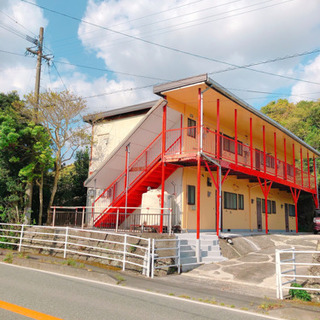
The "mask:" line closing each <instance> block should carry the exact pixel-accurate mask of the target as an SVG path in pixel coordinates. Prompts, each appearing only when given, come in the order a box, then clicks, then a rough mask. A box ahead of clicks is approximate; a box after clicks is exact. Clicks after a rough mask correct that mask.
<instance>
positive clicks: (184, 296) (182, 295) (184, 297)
mask: <svg viewBox="0 0 320 320" xmlns="http://www.w3.org/2000/svg"><path fill="white" fill-rule="evenodd" d="M179 298H183V299H191V297H189V296H187V295H185V294H181V295H180V296H179Z"/></svg>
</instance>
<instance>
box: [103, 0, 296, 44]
mask: <svg viewBox="0 0 320 320" xmlns="http://www.w3.org/2000/svg"><path fill="white" fill-rule="evenodd" d="M269 1H274V0H267V1H265V2H269ZM291 1H294V0H285V1H283V2H279V3H275V4H272V5H269V6H264V7H260V8H256V9H253V10H249V11H244V12H241V13H238V14H234V15H228V16H226V17H221V18H218V19H214V20H209V21H205V22H201V23H198V24H192V25H190V26H185V27H182V28H176V29H172V27H175V26H179V25H183V24H187V23H190V22H191V21H187V22H183V23H179V24H176V25H174V26H170V27H164V28H161V29H157V31H156V32H153V31H151V32H150V31H149V32H145V33H142V35H143V36H146V35H147V36H150V35H161V34H165V33H169V32H173V31H179V30H183V29H187V28H191V27H195V26H198V25H202V24H207V23H209V22H215V21H220V20H224V19H229V18H232V17H235V16H239V15H243V14H246V13H250V12H254V11H258V10H262V9H266V8H270V7H274V6H278V5H281V4H284V3H286V2H291ZM259 4H261V2H260V3H258V4H254V5H259ZM254 5H249V6H245V7H242V8H237V9H232V10H229V11H225V12H222V13H218V14H214V15H212V16H219V15H223V14H228V13H231V12H233V11H238V10H242V9H245V8H248V7H252V6H254ZM212 16H209V17H212ZM177 17H179V16H177ZM206 18H208V17H206ZM197 20H198V19H196V20H194V21H197ZM161 21H165V20H161ZM155 23H157V22H155ZM151 24H153V23H151ZM144 26H147V25H144ZM168 29H169V30H168ZM128 30H130V29H126V30H124V31H128ZM161 30H168V31H165V32H159V31H161ZM131 41H133V40H131ZM114 42H115V41H114ZM119 42H120V41H117V43H119ZM127 42H128V41H127V40H126V41H121V43H127ZM112 45H113V44H111V45H108V47H110V46H112ZM104 47H105V46H104Z"/></svg>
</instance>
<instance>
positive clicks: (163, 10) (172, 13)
mask: <svg viewBox="0 0 320 320" xmlns="http://www.w3.org/2000/svg"><path fill="white" fill-rule="evenodd" d="M279 2H280V1H278V0H277V1H263V2H260V4H259V6H252V5H254V3H253V2H252V1H250V0H243V1H237V2H233V3H232V4H229V5H225V6H220V7H216V8H213V7H214V6H217V5H222V4H226V3H231V2H230V1H226V0H225V1H220V2H214V3H213V2H210V1H200V2H198V3H196V4H194V5H190V6H184V7H180V8H178V9H175V10H169V11H168V9H170V8H172V7H175V6H181V5H182V4H185V3H186V2H185V1H179V0H175V1H172V0H163V1H157V2H155V1H153V0H139V1H131V0H122V1H115V0H112V1H101V0H99V1H98V0H89V1H88V6H87V10H86V13H85V16H84V17H83V18H84V20H86V21H90V22H93V23H95V24H97V25H102V26H106V27H110V28H112V29H114V30H117V31H120V32H123V33H127V34H129V35H133V36H136V37H141V38H143V39H147V40H149V41H152V42H156V43H160V44H163V45H166V46H169V47H174V48H177V49H181V50H184V51H188V52H192V53H195V54H199V55H202V56H206V57H209V58H215V59H219V60H223V61H228V62H230V63H233V64H239V65H242V64H247V63H250V62H256V61H261V60H265V59H269V58H274V57H281V56H284V55H287V54H291V53H297V52H302V51H306V50H309V49H312V48H314V46H315V42H314V39H318V38H319V37H320V28H319V18H318V13H319V12H320V2H318V1H302V0H296V1H289V2H288V1H287V2H285V3H283V4H281V5H277V4H279ZM255 3H256V2H255ZM245 6H251V7H247V8H246V9H240V8H243V7H245ZM258 7H266V8H264V9H262V10H257V11H252V12H248V13H243V12H245V11H250V10H254V9H255V8H258ZM206 8H207V9H206ZM199 10H203V11H199ZM197 11H199V12H197ZM154 12H159V13H160V14H159V15H151V16H149V17H147V18H144V19H140V18H141V17H142V16H146V15H150V14H153V13H154ZM190 12H194V14H192V15H187V14H188V13H190ZM223 12H225V13H224V14H223ZM226 12H227V13H226ZM242 13H243V14H242ZM182 15H183V16H182ZM179 16H180V17H179ZM226 16H229V18H224V17H226ZM207 17H208V18H207ZM172 18H173V19H172ZM195 19H197V21H196V22H188V21H190V20H195ZM160 20H162V21H160ZM209 20H216V21H211V22H210V23H207V24H200V23H204V22H206V21H209ZM182 23H185V24H182ZM196 23H198V24H200V25H198V26H195V27H190V28H186V27H187V26H188V25H190V24H196ZM179 28H180V29H179ZM176 29H179V30H176ZM78 34H79V38H80V39H81V41H82V43H83V45H84V46H85V47H86V48H87V49H88V50H89V51H93V52H95V53H96V55H97V57H100V58H102V59H103V60H104V61H105V64H106V66H107V67H108V68H110V69H113V70H120V71H126V72H129V73H133V74H145V75H149V76H155V77H159V78H164V79H173V80H174V79H179V78H182V77H187V76H192V75H196V74H200V73H205V72H211V71H216V70H221V69H224V68H227V67H228V66H225V65H223V64H218V63H215V62H212V61H208V60H204V59H198V58H196V57H192V56H188V55H184V54H182V53H177V52H172V51H170V50H166V49H164V48H159V47H157V46H153V45H150V44H147V43H144V42H141V41H137V40H133V39H130V38H128V37H124V36H122V35H119V34H114V33H112V32H110V31H107V30H102V29H97V28H96V27H94V26H90V25H88V24H85V23H81V24H80V26H79V30H78ZM300 62H301V59H300V58H295V59H290V60H287V61H282V62H277V63H270V64H266V65H263V66H260V67H256V68H257V69H261V70H264V71H267V72H272V73H276V74H283V75H291V76H292V77H296V76H297V70H296V67H297V65H298V64H299V63H300ZM211 77H212V78H213V79H215V80H217V81H218V82H220V83H221V84H222V85H224V86H225V87H228V88H243V89H254V90H263V91H270V92H272V91H274V90H277V89H279V88H287V87H290V86H292V85H294V81H291V80H285V79H281V78H277V77H272V76H268V75H262V74H260V73H255V72H251V71H246V70H238V71H232V72H226V73H221V74H216V75H215V74H212V75H211ZM117 79H118V81H123V80H127V79H128V78H127V77H123V76H120V75H119V76H118V77H117ZM155 82H156V81H155ZM142 83H144V82H143V80H135V84H136V85H137V86H139V85H141V84H142ZM260 96H261V94H260Z"/></svg>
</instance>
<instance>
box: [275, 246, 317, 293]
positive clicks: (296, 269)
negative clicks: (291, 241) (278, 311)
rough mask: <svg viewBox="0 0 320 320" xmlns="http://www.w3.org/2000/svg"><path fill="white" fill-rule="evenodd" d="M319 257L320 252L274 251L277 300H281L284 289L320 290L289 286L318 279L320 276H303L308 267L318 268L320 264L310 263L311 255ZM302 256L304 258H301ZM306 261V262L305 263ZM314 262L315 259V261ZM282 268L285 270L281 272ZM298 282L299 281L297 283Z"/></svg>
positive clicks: (292, 249) (293, 249)
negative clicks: (284, 267)
mask: <svg viewBox="0 0 320 320" xmlns="http://www.w3.org/2000/svg"><path fill="white" fill-rule="evenodd" d="M315 254H316V255H318V256H320V251H310V250H309V251H303V250H296V249H295V248H291V249H276V254H275V257H276V282H277V298H278V299H283V290H284V289H289V290H290V289H298V290H305V291H318V292H320V288H308V287H297V288H294V287H291V286H288V285H289V284H292V283H296V282H298V283H299V282H301V280H307V279H319V280H320V276H316V275H311V274H308V275H307V274H305V273H306V272H307V271H308V267H312V266H320V263H316V262H310V261H312V260H313V255H315ZM302 255H304V257H303V256H302ZM306 260H307V262H306ZM315 260H316V259H315ZM283 266H286V267H287V269H285V270H283V268H282V267H283ZM299 280H300V281H299Z"/></svg>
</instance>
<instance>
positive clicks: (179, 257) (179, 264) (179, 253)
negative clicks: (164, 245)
mask: <svg viewBox="0 0 320 320" xmlns="http://www.w3.org/2000/svg"><path fill="white" fill-rule="evenodd" d="M180 273H181V243H180V239H178V274H180Z"/></svg>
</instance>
